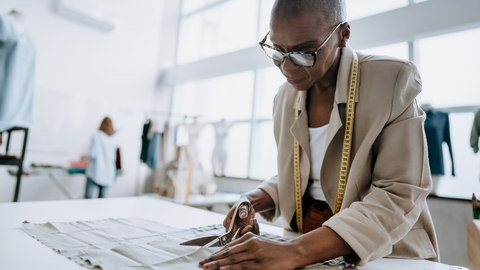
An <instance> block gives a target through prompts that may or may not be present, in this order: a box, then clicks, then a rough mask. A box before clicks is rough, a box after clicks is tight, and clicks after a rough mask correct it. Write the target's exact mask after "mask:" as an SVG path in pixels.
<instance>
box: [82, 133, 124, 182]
mask: <svg viewBox="0 0 480 270" xmlns="http://www.w3.org/2000/svg"><path fill="white" fill-rule="evenodd" d="M117 148H118V146H117V142H116V139H115V135H112V136H108V135H107V134H106V133H105V132H103V131H101V130H97V132H95V134H94V135H93V136H92V142H91V144H90V152H89V154H88V158H89V159H90V163H89V164H88V167H87V171H86V175H87V177H89V178H90V179H92V180H93V181H94V182H95V184H97V185H100V186H104V187H108V186H110V185H111V184H112V183H113V181H114V180H115V176H116V167H115V161H116V158H117V154H116V153H117Z"/></svg>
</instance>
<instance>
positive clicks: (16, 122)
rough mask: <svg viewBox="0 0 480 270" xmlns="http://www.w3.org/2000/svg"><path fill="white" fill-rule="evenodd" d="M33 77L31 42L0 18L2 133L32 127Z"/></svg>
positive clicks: (5, 19)
mask: <svg viewBox="0 0 480 270" xmlns="http://www.w3.org/2000/svg"><path fill="white" fill-rule="evenodd" d="M34 73H35V47H34V44H33V40H32V38H31V37H30V35H29V34H28V33H26V32H19V31H17V30H16V29H15V27H14V25H13V23H12V21H11V18H10V16H9V15H1V14H0V132H1V131H5V130H8V129H10V128H12V127H25V128H29V127H30V126H31V125H32V118H33V98H34V87H35V85H34Z"/></svg>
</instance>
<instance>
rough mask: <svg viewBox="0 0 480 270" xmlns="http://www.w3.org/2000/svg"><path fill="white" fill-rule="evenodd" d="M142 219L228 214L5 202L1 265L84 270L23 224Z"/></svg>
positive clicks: (394, 269) (387, 263)
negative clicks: (28, 230) (39, 238)
mask: <svg viewBox="0 0 480 270" xmlns="http://www.w3.org/2000/svg"><path fill="white" fill-rule="evenodd" d="M127 217H139V218H144V219H148V220H154V221H157V222H159V223H162V224H165V225H169V226H172V227H176V228H185V229H188V228H193V227H200V226H207V225H212V224H221V223H222V222H223V219H224V215H220V214H217V213H213V212H209V211H205V210H201V209H197V208H193V207H188V206H184V205H179V204H175V203H172V202H167V201H163V200H158V199H153V198H148V197H128V198H111V199H94V200H73V201H43V202H19V203H0V262H1V266H2V270H21V269H49V270H56V269H59V270H60V269H62V270H84V269H86V268H83V267H81V266H79V265H77V264H76V263H74V262H73V261H70V260H69V259H67V258H65V257H63V256H62V255H60V254H58V253H56V252H54V251H52V250H51V249H50V248H48V247H46V246H45V245H43V244H41V243H40V242H38V241H36V240H34V239H33V238H32V237H30V236H29V235H27V234H26V233H24V232H23V231H22V230H21V225H22V222H23V221H29V222H33V223H45V222H69V221H78V220H96V219H105V218H127ZM260 229H261V231H263V232H267V233H271V234H277V235H283V236H286V237H295V236H297V235H298V234H297V233H295V232H292V231H288V230H284V229H282V228H279V227H275V226H271V225H266V224H261V225H260ZM359 269H364V270H380V269H390V270H404V269H410V270H416V269H418V270H427V269H428V270H451V268H450V267H449V266H448V265H445V264H439V263H433V262H429V261H423V260H422V261H415V260H394V259H380V260H377V261H374V262H371V263H368V264H367V265H366V266H364V267H361V268H360V267H359Z"/></svg>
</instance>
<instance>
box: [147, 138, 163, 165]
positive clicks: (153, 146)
mask: <svg viewBox="0 0 480 270" xmlns="http://www.w3.org/2000/svg"><path fill="white" fill-rule="evenodd" d="M162 147H163V144H162V134H161V133H154V134H153V137H152V140H151V141H150V144H149V146H148V152H147V161H146V162H147V165H148V166H149V167H150V168H151V169H152V170H155V169H157V168H160V167H161V166H162V165H163V164H162V163H163V162H162Z"/></svg>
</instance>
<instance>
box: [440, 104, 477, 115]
mask: <svg viewBox="0 0 480 270" xmlns="http://www.w3.org/2000/svg"><path fill="white" fill-rule="evenodd" d="M435 109H437V110H441V111H443V112H446V113H470V112H471V113H475V112H477V111H478V110H480V105H479V106H458V107H443V108H435Z"/></svg>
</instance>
